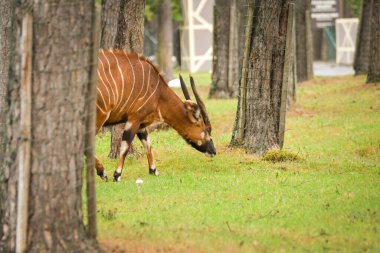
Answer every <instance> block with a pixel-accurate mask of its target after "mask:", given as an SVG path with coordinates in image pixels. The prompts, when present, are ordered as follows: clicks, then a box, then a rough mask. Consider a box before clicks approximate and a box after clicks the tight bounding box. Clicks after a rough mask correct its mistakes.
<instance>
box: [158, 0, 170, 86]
mask: <svg viewBox="0 0 380 253" xmlns="http://www.w3.org/2000/svg"><path fill="white" fill-rule="evenodd" d="M171 8H172V7H171V0H161V1H159V4H158V29H159V30H158V49H157V63H158V66H159V67H160V70H161V71H162V72H163V76H164V78H165V80H166V81H169V80H172V79H173V62H172V57H173V23H172V9H171Z"/></svg>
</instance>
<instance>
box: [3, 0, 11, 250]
mask: <svg viewBox="0 0 380 253" xmlns="http://www.w3.org/2000/svg"><path fill="white" fill-rule="evenodd" d="M11 3H12V2H11V1H1V2H0V62H1V64H0V224H1V227H0V252H10V251H11V250H12V247H11V245H10V241H11V240H9V238H10V235H9V234H8V231H7V228H9V226H10V224H9V222H10V221H9V219H10V216H9V215H10V210H9V209H8V210H7V208H6V207H7V206H8V207H9V203H11V202H13V201H14V199H13V200H11V201H10V199H9V197H10V194H8V193H7V190H8V179H9V171H8V170H7V169H6V167H5V148H6V141H7V138H6V133H7V125H6V123H7V122H6V121H7V117H6V113H7V110H8V103H7V88H8V80H9V78H8V77H9V75H8V74H9V60H10V50H11V48H10V39H11V20H12V7H11ZM11 197H14V196H11ZM5 204H8V205H5Z"/></svg>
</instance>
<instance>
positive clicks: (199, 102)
mask: <svg viewBox="0 0 380 253" xmlns="http://www.w3.org/2000/svg"><path fill="white" fill-rule="evenodd" d="M190 84H191V89H192V90H193V93H194V96H195V100H196V101H197V104H198V106H199V109H200V110H201V114H202V117H203V121H204V123H205V125H206V127H207V129H208V131H209V133H210V134H211V123H210V120H209V118H208V116H207V112H206V107H205V104H204V103H203V101H202V99H201V97H200V96H199V94H198V91H197V89H196V88H195V83H194V79H193V77H192V76H190Z"/></svg>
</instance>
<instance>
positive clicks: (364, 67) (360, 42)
mask: <svg viewBox="0 0 380 253" xmlns="http://www.w3.org/2000/svg"><path fill="white" fill-rule="evenodd" d="M372 2H373V0H363V5H362V15H361V18H360V26H359V34H358V37H357V42H356V50H355V61H354V69H355V75H361V74H366V73H367V72H368V66H369V55H370V53H369V52H370V51H369V50H370V44H371V16H372Z"/></svg>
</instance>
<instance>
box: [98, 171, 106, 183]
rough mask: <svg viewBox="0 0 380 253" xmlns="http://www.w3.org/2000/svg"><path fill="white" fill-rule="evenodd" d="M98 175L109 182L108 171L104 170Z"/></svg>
mask: <svg viewBox="0 0 380 253" xmlns="http://www.w3.org/2000/svg"><path fill="white" fill-rule="evenodd" d="M98 176H99V177H100V178H101V179H102V180H103V181H106V182H108V177H107V175H106V173H105V172H104V171H102V172H100V173H98Z"/></svg>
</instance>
